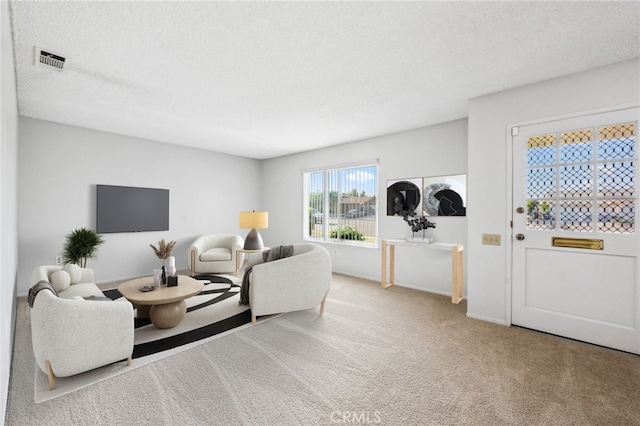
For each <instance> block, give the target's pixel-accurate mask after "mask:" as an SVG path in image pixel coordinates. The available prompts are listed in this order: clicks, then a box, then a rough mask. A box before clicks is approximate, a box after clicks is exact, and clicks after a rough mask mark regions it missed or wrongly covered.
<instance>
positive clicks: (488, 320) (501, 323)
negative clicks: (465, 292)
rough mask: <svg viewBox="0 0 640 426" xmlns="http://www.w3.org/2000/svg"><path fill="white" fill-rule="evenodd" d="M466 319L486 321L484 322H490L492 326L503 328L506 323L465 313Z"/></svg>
mask: <svg viewBox="0 0 640 426" xmlns="http://www.w3.org/2000/svg"><path fill="white" fill-rule="evenodd" d="M467 318H472V319H477V320H480V321H486V322H492V323H494V324H498V325H503V326H505V327H506V326H507V322H506V321H505V320H499V319H495V318H489V317H485V316H482V315H475V314H470V313H469V312H467Z"/></svg>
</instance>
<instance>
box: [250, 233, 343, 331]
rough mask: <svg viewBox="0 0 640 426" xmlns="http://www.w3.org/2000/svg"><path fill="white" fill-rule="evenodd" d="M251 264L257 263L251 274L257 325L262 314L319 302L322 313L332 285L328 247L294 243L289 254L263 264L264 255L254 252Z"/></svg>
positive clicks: (251, 301)
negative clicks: (290, 254) (257, 318)
mask: <svg viewBox="0 0 640 426" xmlns="http://www.w3.org/2000/svg"><path fill="white" fill-rule="evenodd" d="M254 259H255V260H254ZM255 261H257V263H254V262H255ZM250 263H254V264H253V267H252V272H251V275H250V276H249V280H250V285H249V305H250V306H251V321H252V322H253V323H254V324H255V322H256V317H257V316H260V315H270V314H276V313H281V312H291V311H299V310H302V309H310V308H313V307H315V306H318V305H320V315H322V313H323V312H324V304H325V301H326V298H327V294H328V293H329V288H330V287H331V257H330V256H329V252H328V251H327V249H325V248H324V247H322V246H319V245H317V244H310V243H303V244H294V246H293V255H292V256H290V257H286V258H283V259H279V260H274V261H271V262H266V263H264V262H263V261H262V255H254V256H253V257H252V258H251V259H250Z"/></svg>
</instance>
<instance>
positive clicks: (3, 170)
mask: <svg viewBox="0 0 640 426" xmlns="http://www.w3.org/2000/svg"><path fill="white" fill-rule="evenodd" d="M0 29H1V30H0V35H1V45H0V63H1V64H2V66H1V68H0V97H1V99H2V100H1V102H2V104H1V105H0V129H2V130H1V133H0V200H2V201H1V203H0V416H1V417H0V418H1V419H4V415H5V411H6V408H7V395H8V391H9V373H10V371H11V353H12V351H13V329H14V325H15V306H16V297H15V295H16V268H17V261H18V257H17V247H18V236H17V208H16V205H17V203H16V199H17V168H16V167H17V157H18V156H17V146H18V103H17V99H16V82H15V73H14V63H13V45H12V41H11V25H10V23H9V3H8V2H6V1H2V2H0Z"/></svg>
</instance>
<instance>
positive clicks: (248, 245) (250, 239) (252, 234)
mask: <svg viewBox="0 0 640 426" xmlns="http://www.w3.org/2000/svg"><path fill="white" fill-rule="evenodd" d="M268 227H269V212H257V211H255V210H254V211H251V212H240V228H242V229H251V231H249V233H248V234H247V238H245V240H244V249H245V250H260V249H262V248H264V244H263V243H262V237H261V236H260V233H259V232H258V231H257V230H258V229H266V228H268Z"/></svg>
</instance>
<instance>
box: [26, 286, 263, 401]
mask: <svg viewBox="0 0 640 426" xmlns="http://www.w3.org/2000/svg"><path fill="white" fill-rule="evenodd" d="M194 278H196V279H198V280H202V281H203V282H204V283H205V286H204V289H203V290H202V292H200V294H198V295H196V296H193V297H190V298H188V299H186V300H185V303H186V304H187V314H186V315H185V317H184V319H183V320H182V321H181V322H180V324H178V325H177V326H175V327H173V328H168V329H158V328H156V327H155V326H154V325H153V324H151V322H150V321H149V320H148V319H139V318H136V319H135V332H134V348H133V356H132V358H133V363H132V364H131V366H127V364H126V362H124V361H123V362H118V363H115V364H111V365H108V366H105V367H101V368H97V369H95V370H91V371H88V372H86V373H82V374H78V375H75V376H71V377H59V378H56V389H54V390H49V385H48V381H47V375H46V374H45V373H44V372H42V371H41V370H40V368H39V367H38V366H37V365H35V370H36V371H35V393H34V399H35V402H36V403H38V402H43V401H47V400H50V399H53V398H56V397H58V396H62V395H65V394H67V393H69V392H73V391H75V390H78V389H81V388H83V387H86V386H90V385H91V384H93V383H97V382H99V381H102V380H105V379H108V378H110V377H114V376H116V375H119V374H122V373H126V372H128V371H132V370H133V369H136V368H138V367H142V366H144V365H148V364H150V363H152V362H155V361H157V360H159V359H162V358H165V357H167V356H170V355H173V354H176V353H179V352H182V351H184V350H187V349H189V348H192V347H194V346H197V345H201V344H203V343H205V342H208V341H210V340H213V339H215V338H218V337H220V336H223V335H226V334H228V333H231V332H234V331H237V330H240V329H242V328H244V327H247V326H249V325H251V311H250V310H249V307H248V306H240V305H239V303H238V302H239V301H240V285H241V280H242V279H241V277H236V276H233V275H197V276H195V277H194ZM103 292H104V294H105V296H107V297H109V298H111V299H113V300H117V299H119V298H121V297H122V295H120V293H119V292H118V290H115V289H113V290H105V291H103ZM116 303H117V302H116Z"/></svg>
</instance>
